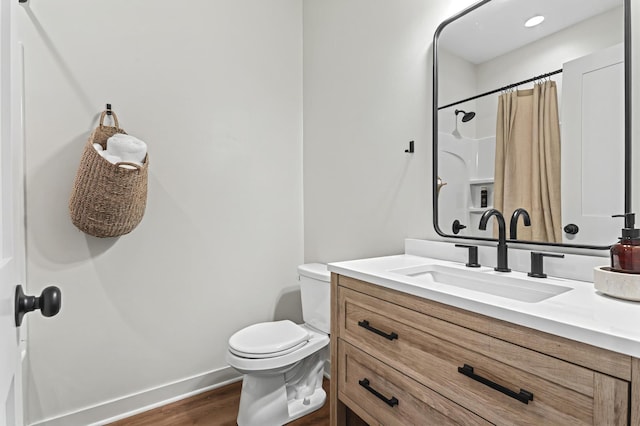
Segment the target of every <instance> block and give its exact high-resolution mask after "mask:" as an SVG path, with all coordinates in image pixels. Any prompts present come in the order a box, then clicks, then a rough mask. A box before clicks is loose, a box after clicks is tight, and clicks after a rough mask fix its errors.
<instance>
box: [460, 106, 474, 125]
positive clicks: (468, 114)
mask: <svg viewBox="0 0 640 426" xmlns="http://www.w3.org/2000/svg"><path fill="white" fill-rule="evenodd" d="M460 113H462V114H464V115H463V116H462V122H463V123H466V122H467V121H471V120H473V117H475V116H476V113H475V112H473V111H469V112H466V111H463V110H461V109H457V110H456V117H457V116H458V114H460Z"/></svg>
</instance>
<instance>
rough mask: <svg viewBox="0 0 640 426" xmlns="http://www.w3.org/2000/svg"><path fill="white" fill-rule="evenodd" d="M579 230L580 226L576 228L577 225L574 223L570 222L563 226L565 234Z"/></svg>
mask: <svg viewBox="0 0 640 426" xmlns="http://www.w3.org/2000/svg"><path fill="white" fill-rule="evenodd" d="M579 230H580V228H578V225H576V224H575V223H570V224H568V225H566V226H565V227H564V232H566V233H567V234H572V235H575V234H577V233H578V231H579Z"/></svg>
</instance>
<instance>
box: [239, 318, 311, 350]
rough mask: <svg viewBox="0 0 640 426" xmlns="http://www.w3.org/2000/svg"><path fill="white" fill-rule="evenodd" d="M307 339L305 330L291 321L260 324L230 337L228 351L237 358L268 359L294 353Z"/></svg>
mask: <svg viewBox="0 0 640 426" xmlns="http://www.w3.org/2000/svg"><path fill="white" fill-rule="evenodd" d="M309 338H310V335H309V333H308V332H307V330H305V329H304V328H302V327H300V326H299V325H297V324H296V323H294V322H293V321H289V320H283V321H273V322H262V323H258V324H253V325H250V326H249V327H246V328H243V329H242V330H240V331H238V332H237V333H235V334H234V335H233V336H231V338H230V339H229V350H230V351H231V352H233V353H235V354H237V355H239V356H245V357H250V358H268V357H274V356H279V355H284V354H285V353H289V352H291V351H294V350H296V349H298V348H299V347H301V346H303V345H304V344H305V343H306V342H307V341H308V340H309Z"/></svg>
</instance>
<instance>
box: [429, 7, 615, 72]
mask: <svg viewBox="0 0 640 426" xmlns="http://www.w3.org/2000/svg"><path fill="white" fill-rule="evenodd" d="M622 5H623V1H622V0H589V1H585V0H492V1H491V2H490V3H488V4H485V5H483V6H481V7H479V8H478V9H476V10H474V11H472V12H470V13H468V14H466V15H464V16H462V17H461V18H459V19H457V20H455V21H453V22H451V23H450V24H448V25H447V26H446V27H445V28H444V29H443V30H442V33H441V34H440V37H439V39H438V47H440V48H444V49H446V50H448V51H450V52H451V53H453V54H455V55H457V56H460V57H461V58H464V59H466V60H468V61H469V62H472V63H474V64H480V63H483V62H486V61H488V60H490V59H493V58H495V57H497V56H500V55H503V54H505V53H507V52H509V51H511V50H514V49H516V48H518V47H520V46H524V45H526V44H528V43H531V42H533V41H535V40H538V39H540V38H542V37H546V36H548V35H550V34H553V33H555V32H557V31H560V30H562V29H564V28H567V27H570V26H572V25H575V24H577V23H578V22H580V21H583V20H585V19H588V18H590V17H592V16H595V15H599V14H601V13H604V12H606V11H608V10H611V9H614V8H616V7H621V6H622ZM534 15H543V16H544V17H545V20H544V22H543V23H542V24H540V25H538V26H536V27H532V28H525V26H524V23H525V21H526V20H527V19H529V18H531V17H532V16H534ZM620 25H623V23H622V22H620Z"/></svg>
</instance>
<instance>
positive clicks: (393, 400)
mask: <svg viewBox="0 0 640 426" xmlns="http://www.w3.org/2000/svg"><path fill="white" fill-rule="evenodd" d="M358 383H360V386H362V387H363V388H365V389H366V390H368V391H369V392H371V393H372V394H374V395H375V396H377V397H378V398H380V399H381V400H383V401H384V402H385V403H386V404H387V405H388V406H389V407H393V406H394V405H398V398H396V397H395V396H392V397H391V398H389V399H387V398H385V397H384V395H383V394H381V393H380V392H378V391H377V390H375V389H374V388H372V387H371V386H369V379H362V380H358Z"/></svg>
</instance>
